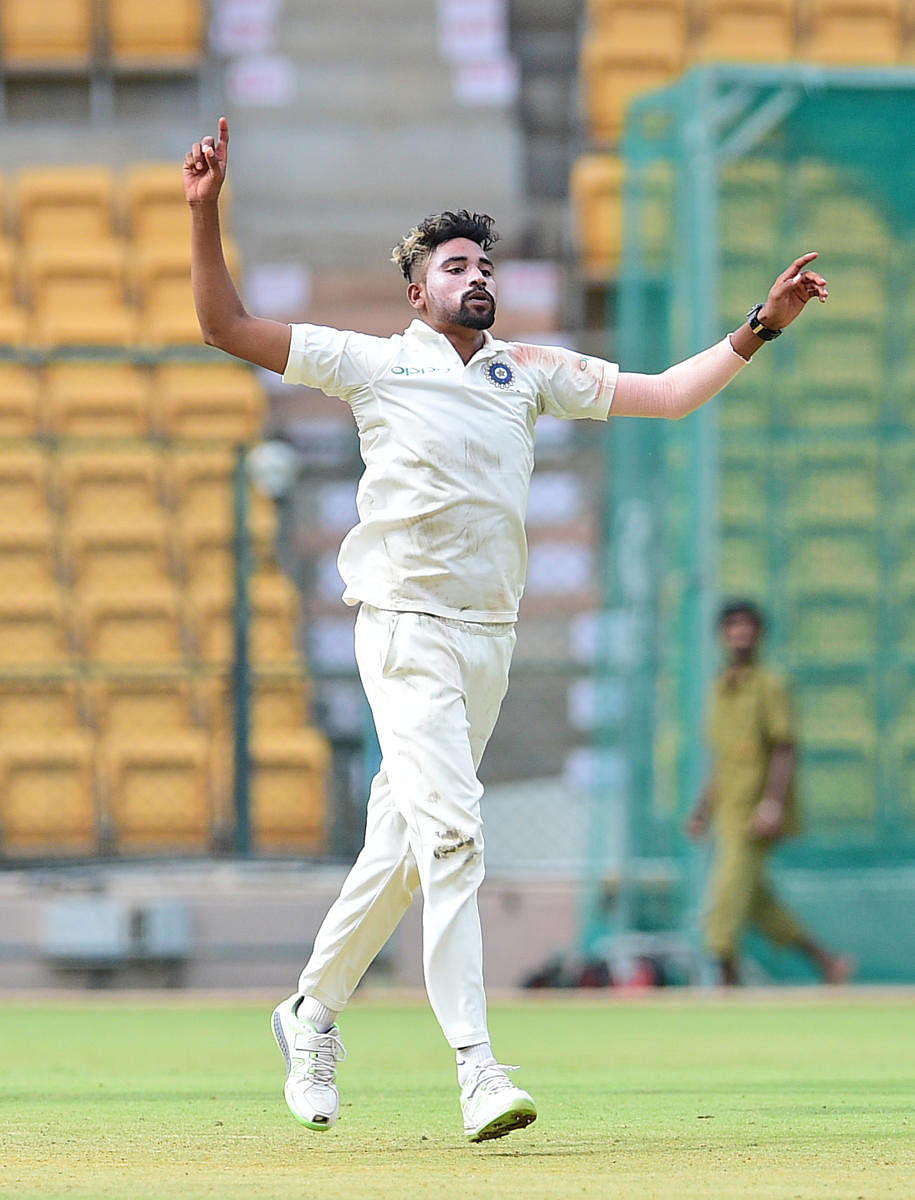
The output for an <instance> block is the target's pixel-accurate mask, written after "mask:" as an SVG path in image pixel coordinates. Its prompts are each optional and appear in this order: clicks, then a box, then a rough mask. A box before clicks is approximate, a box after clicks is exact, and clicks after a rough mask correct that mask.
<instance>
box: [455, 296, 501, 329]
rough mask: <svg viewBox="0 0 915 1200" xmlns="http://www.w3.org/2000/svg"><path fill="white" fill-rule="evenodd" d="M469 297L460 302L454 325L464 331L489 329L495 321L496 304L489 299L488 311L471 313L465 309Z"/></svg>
mask: <svg viewBox="0 0 915 1200" xmlns="http://www.w3.org/2000/svg"><path fill="white" fill-rule="evenodd" d="M468 299H471V297H466V298H465V299H463V300H462V301H461V307H460V308H459V309H458V311H457V313H456V314H455V318H454V320H455V324H457V325H460V326H461V327H462V328H464V329H489V327H490V326H491V325H492V324H493V322H494V321H495V319H496V302H495V300H493V299H492V297H490V298H489V299H490V306H489V310H488V311H484V312H473V311H472V310H471V309H469V308H468V307H467V300H468Z"/></svg>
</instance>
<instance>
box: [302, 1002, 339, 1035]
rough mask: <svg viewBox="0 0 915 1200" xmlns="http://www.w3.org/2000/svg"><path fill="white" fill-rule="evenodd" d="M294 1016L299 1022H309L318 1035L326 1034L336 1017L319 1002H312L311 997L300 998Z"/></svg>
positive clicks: (331, 1010)
mask: <svg viewBox="0 0 915 1200" xmlns="http://www.w3.org/2000/svg"><path fill="white" fill-rule="evenodd" d="M295 1015H296V1016H297V1017H298V1018H299V1020H301V1021H310V1022H311V1024H312V1025H314V1027H315V1029H316V1030H317V1031H318V1033H327V1031H328V1029H330V1028H331V1026H332V1025H333V1024H334V1022H335V1021H336V1020H337V1016H338V1014H337V1013H335V1012H334V1011H333V1009H331V1008H327V1007H325V1005H323V1004H322V1003H321V1002H320V1001H319V1000H313V999H312V998H311V996H303V997H302V999H301V1000H300V1001H299V1002H298V1004H297V1005H296V1007H295Z"/></svg>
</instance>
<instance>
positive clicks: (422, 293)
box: [407, 283, 426, 312]
mask: <svg viewBox="0 0 915 1200" xmlns="http://www.w3.org/2000/svg"><path fill="white" fill-rule="evenodd" d="M407 300H408V301H409V303H410V307H411V308H415V309H417V310H418V311H420V312H421V311H422V310H423V309H424V308H425V307H426V289H425V287H424V286H423V284H421V283H411V284H410V286H409V287H408V288H407Z"/></svg>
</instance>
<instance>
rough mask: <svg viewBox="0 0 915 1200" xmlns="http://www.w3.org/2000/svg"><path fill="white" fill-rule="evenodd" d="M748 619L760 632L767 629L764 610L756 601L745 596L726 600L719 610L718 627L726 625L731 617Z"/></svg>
mask: <svg viewBox="0 0 915 1200" xmlns="http://www.w3.org/2000/svg"><path fill="white" fill-rule="evenodd" d="M737 616H741V617H748V618H749V619H750V620H751V621H752V622H753V623H754V625H755V626H756V628H757V629H759V630H760V631H762V630H764V629H765V627H766V618H765V616H764V614H763V611H762V609H761V608H760V607H759V605H758V604H757V603H756V601H755V600H748V599H745V598H744V597H743V596H740V597H736V596H735V597H733V598H732V599H730V600H726V601H725V602H724V604H722V606H721V608H720V609H719V610H718V621H717V624H718V626H719V627H720V626H722V625H724V624H725V623H726V622H727V621H729V620H730V619H731V617H737Z"/></svg>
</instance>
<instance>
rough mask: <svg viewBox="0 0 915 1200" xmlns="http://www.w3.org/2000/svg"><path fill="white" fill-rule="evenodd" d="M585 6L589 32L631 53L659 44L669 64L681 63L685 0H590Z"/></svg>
mask: <svg viewBox="0 0 915 1200" xmlns="http://www.w3.org/2000/svg"><path fill="white" fill-rule="evenodd" d="M588 8H589V15H590V18H591V30H592V36H593V35H595V34H596V35H598V36H599V37H601V38H606V39H607V40H608V41H612V42H613V43H614V44H615V46H616V47H617V49H618V50H620V51H625V52H627V53H632V54H638V53H640V52H641V51H643V50H644V49H645V47H646V46H653V45H663V46H664V47H665V48H667V49H668V50H669V53H670V54H671V61H672V63H673V65H675V66H678V65H679V64H680V63H682V61H683V56H684V51H685V46H686V34H687V25H688V23H687V6H686V2H685V0H592V2H591V3H590V4H589V6H588Z"/></svg>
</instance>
